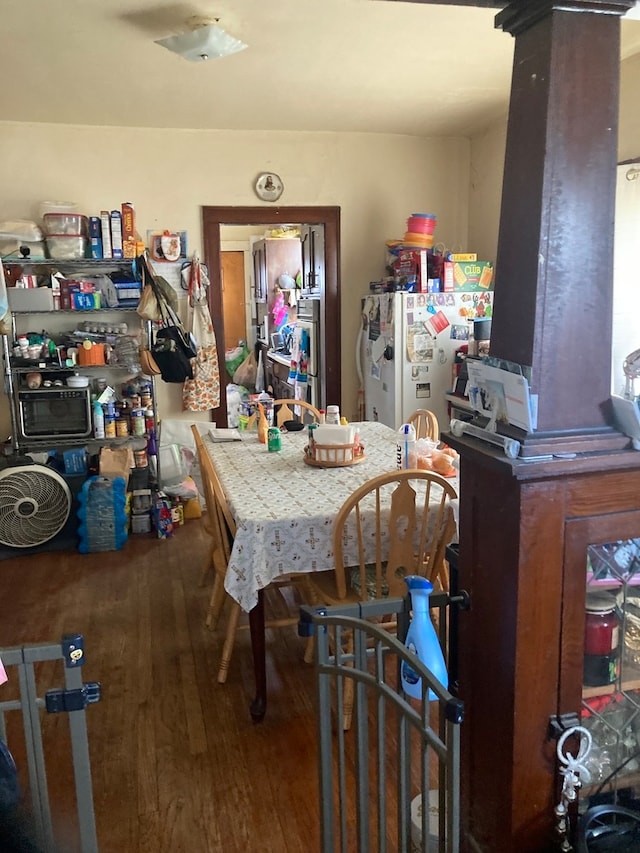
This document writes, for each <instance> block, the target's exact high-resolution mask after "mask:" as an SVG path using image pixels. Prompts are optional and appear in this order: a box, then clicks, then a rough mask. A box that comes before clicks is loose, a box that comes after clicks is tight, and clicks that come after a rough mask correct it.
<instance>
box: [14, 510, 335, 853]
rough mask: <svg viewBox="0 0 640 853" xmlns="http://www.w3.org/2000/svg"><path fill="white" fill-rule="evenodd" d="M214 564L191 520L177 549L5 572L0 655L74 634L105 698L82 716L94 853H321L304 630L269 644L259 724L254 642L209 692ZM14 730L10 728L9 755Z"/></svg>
mask: <svg viewBox="0 0 640 853" xmlns="http://www.w3.org/2000/svg"><path fill="white" fill-rule="evenodd" d="M207 560H208V545H207V537H206V534H205V532H204V530H203V529H202V525H201V522H200V521H199V520H196V521H189V522H187V523H186V525H185V526H184V527H181V528H179V529H178V530H177V532H176V534H175V536H174V538H173V539H170V540H166V541H160V540H157V539H155V538H153V536H152V535H147V534H143V535H137V536H132V537H131V538H130V539H129V541H128V542H127V544H126V546H125V548H124V549H123V550H122V551H119V552H108V553H104V554H94V555H80V554H77V553H76V552H70V551H64V552H57V553H56V552H50V553H46V554H39V555H35V556H28V557H16V558H15V559H9V560H3V561H2V562H0V572H1V573H2V618H1V621H0V647H3V646H5V647H7V646H14V645H21V644H23V643H39V642H48V641H56V642H57V641H59V640H60V638H61V637H62V635H63V634H67V633H71V632H81V633H82V634H84V637H85V651H86V664H85V666H84V674H83V678H84V681H100V682H101V684H102V690H103V699H102V701H101V702H100V703H99V704H96V705H92V706H90V707H89V708H88V709H87V721H88V727H89V739H90V753H91V765H92V776H93V792H94V802H95V810H96V824H97V833H98V840H99V846H100V851H101V853H135V851H145V853H159V851H167V853H180V851H185V853H186V851H189V853H218V851H220V853H235V851H242V853H269V851H273V853H303V851H304V853H309V851H315V850H318V849H319V808H318V796H317V790H318V783H317V758H316V752H317V750H316V742H317V733H316V719H315V712H314V701H315V696H314V691H315V679H314V668H313V666H312V665H306V664H304V662H303V660H302V655H303V652H304V641H303V640H301V639H300V638H298V637H297V636H296V633H295V628H291V629H287V630H279V631H273V632H268V634H267V654H268V658H267V661H268V680H269V691H270V692H269V707H268V711H267V716H266V719H265V720H264V722H262V723H261V724H257V725H256V724H254V723H252V721H251V718H250V716H249V711H248V706H249V702H250V699H251V697H252V694H253V681H252V666H251V654H250V645H249V632H248V631H242V632H240V633H239V638H238V641H237V644H236V649H235V652H234V657H233V660H232V662H231V667H230V672H229V677H228V680H227V683H226V684H225V685H218V684H217V682H216V678H215V674H216V670H217V660H218V656H219V651H220V648H221V642H222V637H221V634H219V633H214V634H212V633H211V632H209V631H208V630H207V629H206V628H205V624H204V622H205V613H206V607H207V604H208V597H209V590H210V585H211V577H209V579H208V582H207V584H206V586H204V587H201V586H199V580H200V575H201V570H202V567H203V564H204V563H205V562H206V561H207ZM41 678H43V679H44V680H45V682H46V681H47V680H52V679H53V674H51V673H50V672H49V671H46V670H44V669H43V671H42V673H41V674H40V676H39V679H38V680H39V685H40V680H41ZM54 684H55V686H61V685H60V684H59V679H58V682H57V683H56V682H55V681H54V682H53V683H52V684H45V688H46V687H49V686H53V685H54ZM9 687H10V685H6V686H5V687H3V688H0V691H4V690H6V689H7V688H9ZM0 698H4V695H3V693H2V692H0ZM14 716H15V717H19V716H20V715H19V712H16V713H15V714H14ZM63 716H64V715H55V716H53V717H47V718H46V721H45V725H46V726H47V731H46V743H45V752H46V760H47V767H48V775H49V782H50V788H51V793H50V796H51V801H52V812H53V814H54V818H55V823H56V831H57V833H58V837H59V838H60V839H61V853H75V851H76V850H77V849H78V843H77V841H76V840H75V830H74V829H73V828H72V827H73V825H74V814H73V804H72V803H71V804H70V801H71V800H72V799H73V797H72V793H71V792H72V790H73V786H72V782H71V777H70V761H69V751H70V750H69V742H68V739H67V737H66V734H65V731H66V728H67V723H66V720H65V719H64V718H63ZM18 723H19V720H15V721H13V720H12V721H10V723H9V737H8V740H9V746H10V748H12V751H13V750H14V747H13V743H12V738H14V737H16V738H18V739H19V735H20V728H19V725H18ZM15 750H16V751H15V752H14V754H15V756H16V759H17V761H18V764H19V766H20V765H21V761H20V757H21V752H20V746H19V745H18V746H16V747H15ZM21 769H22V768H21Z"/></svg>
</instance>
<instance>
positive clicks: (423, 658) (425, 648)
mask: <svg viewBox="0 0 640 853" xmlns="http://www.w3.org/2000/svg"><path fill="white" fill-rule="evenodd" d="M404 580H405V583H406V584H407V586H408V587H409V593H410V595H411V607H412V610H413V617H412V619H411V624H410V625H409V630H408V631H407V637H406V639H405V643H404V644H405V646H406V647H407V649H409V651H411V652H413V653H414V654H415V655H416V657H417V658H418V660H419V661H420V662H421V663H423V664H424V665H425V666H426V667H427V669H429V670H431V672H432V673H433V674H434V675H435V677H436V678H437V679H438V681H439V682H440V683H441V684H443V685H444V686H445V687H446V686H447V684H448V682H449V678H448V676H447V667H446V664H445V662H444V655H443V654H442V649H441V648H440V642H439V641H438V635H437V634H436V630H435V628H434V627H433V622H432V621H431V616H430V615H429V596H430V595H431V593H432V592H433V584H432V583H431V582H430V581H428V580H427V579H426V578H423V577H420V575H407V577H406V578H405V579H404ZM400 680H401V682H402V689H403V690H404V692H405V693H406V694H407V695H408V696H411V697H412V698H413V699H422V684H421V682H422V678H421V677H420V676H419V675H418V673H417V672H416V671H415V670H414V669H413V668H412V667H411V666H410V665H409V664H408V663H407V662H406V661H402V666H401V667H400ZM437 698H438V697H437V696H436V694H435V693H434V692H433V690H429V701H431V702H432V701H433V700H434V699H437Z"/></svg>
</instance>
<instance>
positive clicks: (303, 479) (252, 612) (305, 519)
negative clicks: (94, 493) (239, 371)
mask: <svg viewBox="0 0 640 853" xmlns="http://www.w3.org/2000/svg"><path fill="white" fill-rule="evenodd" d="M353 426H354V428H355V429H356V430H357V431H358V432H359V435H360V443H361V446H362V448H363V453H362V455H361V456H360V457H358V459H357V461H356V462H355V463H354V464H348V465H342V466H339V467H320V466H317V465H313V464H309V459H308V456H307V454H306V452H305V451H306V447H307V445H308V443H309V436H308V432H307V427H306V426H305V428H304V429H302V430H299V431H293V432H283V433H282V438H281V442H280V445H281V449H280V450H279V451H277V452H270V451H269V450H268V446H267V445H266V444H262V443H260V441H259V440H258V436H257V433H256V432H250V431H238V432H235V431H234V432H233V433H231V432H230V431H228V430H217V429H216V428H215V427H212V428H211V429H209V430H208V431H206V432H203V434H202V437H203V441H204V445H205V447H206V449H207V452H208V453H209V456H210V458H211V461H212V463H213V466H214V468H215V471H216V475H217V477H218V480H219V483H220V486H221V489H222V492H223V493H224V495H225V498H226V501H227V506H228V510H229V512H230V514H231V516H232V517H233V519H234V521H235V527H236V530H235V537H234V542H233V547H232V550H231V554H230V558H229V562H228V566H227V572H226V575H225V589H226V591H227V592H228V593H229V595H230V596H231V597H232V598H234V599H235V600H236V601H237V602H238V603H239V604H240V606H241V607H242V609H243V610H245V611H247V612H248V613H249V627H250V633H251V647H252V655H253V666H254V675H255V696H254V699H253V701H252V703H251V706H250V712H251V717H252V718H253V720H254V721H260V720H262V719H263V717H264V715H265V712H266V707H267V684H266V661H265V627H264V600H263V590H264V589H265V587H267V586H268V585H269V584H270V583H271V582H272V581H273V580H275V579H276V578H277V577H279V576H281V575H286V574H290V573H301V572H316V571H325V570H327V569H331V568H332V567H333V542H332V539H333V522H334V519H335V517H336V515H337V513H338V511H339V509H340V507H341V506H342V504H343V503H344V502H345V500H346V499H347V498H348V497H349V496H350V495H351V494H352V493H353V492H354V491H355V490H356V489H357V488H358V487H359V486H361V485H362V484H363V483H365V482H367V481H368V480H370V479H371V478H372V477H375V476H377V475H378V474H382V473H385V472H390V471H393V470H395V469H396V467H397V465H396V432H395V430H393V429H391V428H390V427H388V426H386V425H385V424H382V423H379V422H377V421H363V422H360V423H355V424H353ZM231 436H233V437H234V438H235V439H236V440H229V438H230V437H231ZM452 482H453V485H454V487H455V486H456V485H457V481H456V480H453V481H452ZM455 512H456V508H454V513H455ZM356 548H357V545H356V544H355V543H354V549H356ZM346 556H347V558H348V557H349V556H350V555H349V553H348V549H347V553H346ZM353 556H354V563H355V562H356V561H357V551H355V550H354V555H353Z"/></svg>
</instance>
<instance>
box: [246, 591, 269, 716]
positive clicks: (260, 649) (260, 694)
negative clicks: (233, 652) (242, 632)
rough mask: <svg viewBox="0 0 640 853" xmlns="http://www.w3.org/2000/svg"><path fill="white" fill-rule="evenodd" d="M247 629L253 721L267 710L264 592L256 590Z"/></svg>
mask: <svg viewBox="0 0 640 853" xmlns="http://www.w3.org/2000/svg"><path fill="white" fill-rule="evenodd" d="M249 629H250V631H251V651H252V652H253V673H254V676H255V680H256V693H255V697H254V700H253V702H252V703H251V707H250V711H251V718H252V720H253V721H254V723H259V722H261V721H262V720H263V719H264V715H265V712H266V710H267V665H266V661H265V643H264V593H263V591H262V590H261V589H260V590H258V603H257V604H256V606H255V607H253V608H252V609H251V610H250V611H249Z"/></svg>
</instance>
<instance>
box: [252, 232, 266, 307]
mask: <svg viewBox="0 0 640 853" xmlns="http://www.w3.org/2000/svg"><path fill="white" fill-rule="evenodd" d="M253 298H254V299H255V301H256V302H266V301H267V261H266V250H265V241H264V240H260V241H259V242H257V243H254V244H253Z"/></svg>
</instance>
